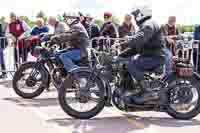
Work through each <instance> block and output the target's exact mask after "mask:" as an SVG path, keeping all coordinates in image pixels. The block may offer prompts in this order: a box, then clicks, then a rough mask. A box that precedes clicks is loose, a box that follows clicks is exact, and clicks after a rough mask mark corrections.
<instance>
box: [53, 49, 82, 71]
mask: <svg viewBox="0 0 200 133" xmlns="http://www.w3.org/2000/svg"><path fill="white" fill-rule="evenodd" d="M56 57H59V59H60V60H61V61H62V63H63V65H64V68H65V70H66V71H67V72H69V71H70V70H72V69H74V68H77V67H78V66H77V65H75V64H74V62H77V61H79V60H80V59H81V57H80V49H71V50H67V51H66V52H63V51H61V52H59V53H57V54H56Z"/></svg>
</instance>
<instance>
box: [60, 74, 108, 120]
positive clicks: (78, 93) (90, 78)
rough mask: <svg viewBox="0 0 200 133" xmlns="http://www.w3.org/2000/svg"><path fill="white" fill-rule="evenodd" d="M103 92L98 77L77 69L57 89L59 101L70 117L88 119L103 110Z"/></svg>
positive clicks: (102, 86)
mask: <svg viewBox="0 0 200 133" xmlns="http://www.w3.org/2000/svg"><path fill="white" fill-rule="evenodd" d="M69 83H71V86H70V87H69V86H68V85H69ZM104 92H105V88H104V85H103V83H102V81H101V79H100V78H99V77H97V76H96V75H95V74H93V73H90V72H87V71H79V72H76V73H75V74H73V75H68V76H67V78H66V79H65V81H64V83H63V84H62V86H61V88H60V89H59V103H60V105H61V107H62V109H63V110H64V111H65V112H66V113H67V114H68V115H70V116H71V117H74V118H76V119H90V118H92V117H94V116H96V115H97V114H98V113H100V112H101V111H102V110H103V108H104V106H105V102H106V100H105V97H104ZM97 93H98V94H99V95H96V94H97Z"/></svg>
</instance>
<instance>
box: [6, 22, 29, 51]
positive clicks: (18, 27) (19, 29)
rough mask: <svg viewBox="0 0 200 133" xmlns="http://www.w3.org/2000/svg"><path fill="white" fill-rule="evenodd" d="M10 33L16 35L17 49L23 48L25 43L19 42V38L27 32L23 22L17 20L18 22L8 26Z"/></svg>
mask: <svg viewBox="0 0 200 133" xmlns="http://www.w3.org/2000/svg"><path fill="white" fill-rule="evenodd" d="M8 28H9V33H11V34H12V35H14V36H15V37H16V39H17V44H16V47H19V48H21V47H22V44H23V41H21V40H18V38H19V37H20V36H21V35H22V34H23V33H24V32H25V30H24V28H23V25H22V22H21V21H20V20H17V21H16V22H12V23H10V24H9V25H8Z"/></svg>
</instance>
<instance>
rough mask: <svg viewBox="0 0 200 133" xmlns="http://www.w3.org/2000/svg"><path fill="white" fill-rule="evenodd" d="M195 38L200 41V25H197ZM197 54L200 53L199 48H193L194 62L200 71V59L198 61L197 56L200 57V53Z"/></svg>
mask: <svg viewBox="0 0 200 133" xmlns="http://www.w3.org/2000/svg"><path fill="white" fill-rule="evenodd" d="M194 40H197V41H200V25H198V26H196V27H195V30H194ZM196 43H198V45H199V44H200V42H196ZM199 50H200V48H199ZM197 54H198V49H193V63H194V65H195V68H196V69H197V71H198V72H200V62H199V61H198V62H197V57H200V55H197Z"/></svg>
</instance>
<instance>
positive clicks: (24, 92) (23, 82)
mask: <svg viewBox="0 0 200 133" xmlns="http://www.w3.org/2000/svg"><path fill="white" fill-rule="evenodd" d="M59 49H62V46H61V45H58V44H55V45H53V44H52V42H51V41H48V42H45V44H43V46H37V47H35V49H34V55H35V56H37V60H36V62H26V63H24V64H22V65H21V66H20V67H19V69H18V70H17V71H16V72H15V74H14V77H13V82H12V84H13V89H14V91H15V92H16V94H17V95H19V96H21V97H22V98H27V99H32V98H35V97H37V96H39V95H40V94H41V93H42V92H43V91H44V90H45V89H48V88H49V87H50V83H51V81H52V82H53V85H54V86H55V87H56V88H57V89H58V88H59V86H60V85H61V83H62V79H64V77H65V76H66V75H67V72H66V71H65V69H64V67H63V64H62V62H61V61H60V60H59V58H58V57H56V53H57V52H59V53H62V52H66V51H67V50H69V49H64V50H59ZM74 63H75V64H76V65H78V66H88V62H86V61H83V60H80V61H78V62H76V61H74Z"/></svg>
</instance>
